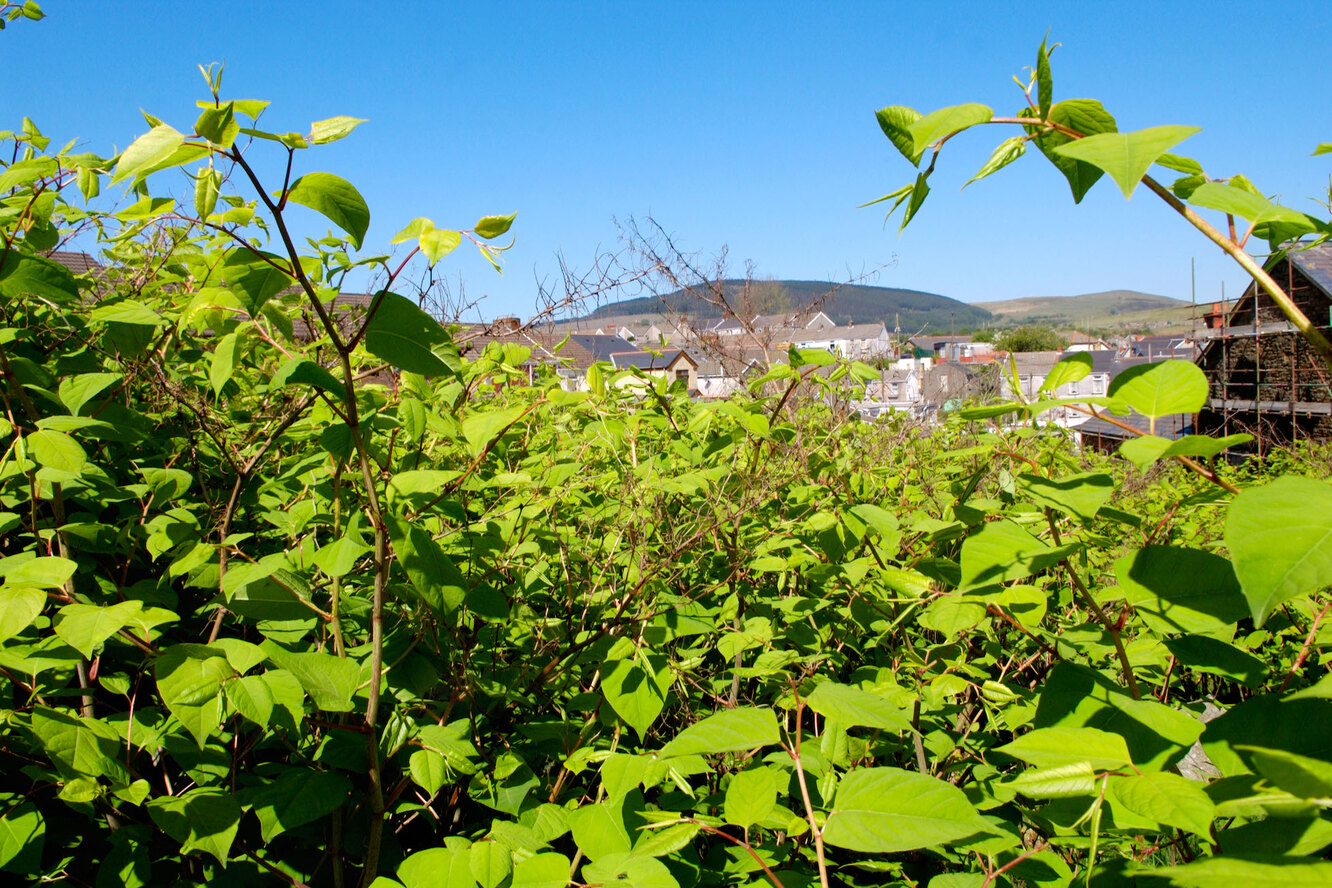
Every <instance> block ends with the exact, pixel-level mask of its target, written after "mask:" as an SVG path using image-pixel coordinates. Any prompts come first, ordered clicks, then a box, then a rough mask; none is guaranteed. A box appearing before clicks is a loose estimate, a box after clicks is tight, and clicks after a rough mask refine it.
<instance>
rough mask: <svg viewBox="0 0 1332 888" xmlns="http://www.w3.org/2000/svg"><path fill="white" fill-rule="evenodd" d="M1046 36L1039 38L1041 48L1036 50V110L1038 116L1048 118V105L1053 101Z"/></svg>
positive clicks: (1052, 81) (1052, 84) (1052, 82)
mask: <svg viewBox="0 0 1332 888" xmlns="http://www.w3.org/2000/svg"><path fill="white" fill-rule="evenodd" d="M1048 39H1049V37H1048V36H1046V37H1042V38H1041V48H1040V49H1038V50H1036V110H1037V112H1038V113H1039V114H1040V116H1041V117H1042V118H1043V119H1044V118H1048V117H1049V115H1050V103H1051V101H1053V100H1054V77H1053V76H1051V74H1050V50H1049V49H1047V48H1046V46H1045V44H1046V41H1047V40H1048Z"/></svg>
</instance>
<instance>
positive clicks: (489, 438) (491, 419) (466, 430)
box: [462, 405, 527, 457]
mask: <svg viewBox="0 0 1332 888" xmlns="http://www.w3.org/2000/svg"><path fill="white" fill-rule="evenodd" d="M526 410H527V408H526V407H523V406H522V405H515V406H513V407H503V408H501V409H499V410H489V411H485V412H477V413H471V414H469V415H468V416H466V417H464V418H463V421H462V432H463V437H464V438H466V439H467V449H468V450H469V451H470V452H471V454H472V456H473V457H477V456H480V455H481V451H483V450H485V449H486V446H487V445H489V444H490V443H491V442H493V441H494V440H495V439H496V438H498V437H499V436H500V435H502V434H504V432H505V431H507V430H508V428H509V427H510V426H511V425H513V424H514V423H515V422H517V421H518V419H519V418H520V417H521V416H522V415H523V413H525V412H526Z"/></svg>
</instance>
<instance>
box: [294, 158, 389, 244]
mask: <svg viewBox="0 0 1332 888" xmlns="http://www.w3.org/2000/svg"><path fill="white" fill-rule="evenodd" d="M286 197H287V200H289V201H291V202H292V203H298V204H300V205H301V206H303V207H309V208H310V209H312V210H315V211H316V212H319V213H323V214H324V216H326V217H327V218H328V219H329V220H330V221H331V222H332V223H333V224H334V225H336V226H338V227H339V228H341V229H342V230H343V231H345V232H347V234H349V235H351V240H352V243H353V244H355V245H356V248H357V249H358V250H359V249H360V248H361V244H362V242H363V241H364V239H365V232H366V230H367V229H368V228H369V227H370V208H369V207H368V206H366V204H365V198H363V197H361V193H360V192H359V191H357V190H356V189H355V188H354V187H353V186H352V184H351V183H350V182H348V181H347V180H346V179H343V178H340V177H338V176H335V175H333V174H332V173H306V174H305V175H304V176H301V177H300V178H299V179H297V180H296V181H295V182H293V183H291V188H289V189H288V190H287V195H286Z"/></svg>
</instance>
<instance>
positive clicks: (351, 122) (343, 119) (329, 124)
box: [305, 115, 365, 145]
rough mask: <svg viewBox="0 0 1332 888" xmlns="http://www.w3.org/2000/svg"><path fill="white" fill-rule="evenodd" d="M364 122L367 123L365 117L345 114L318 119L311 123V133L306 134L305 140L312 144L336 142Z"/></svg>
mask: <svg viewBox="0 0 1332 888" xmlns="http://www.w3.org/2000/svg"><path fill="white" fill-rule="evenodd" d="M363 123H365V120H364V119H363V118H360V117H347V116H345V115H341V116H338V117H329V118H327V119H326V120H316V121H315V122H314V123H312V124H310V135H308V136H306V137H305V140H306V141H307V142H309V143H310V144H311V145H327V144H328V143H329V142H336V141H337V140H338V139H344V138H346V137H347V136H349V135H351V132H352V130H354V129H356V128H357V127H358V126H360V125H361V124H363Z"/></svg>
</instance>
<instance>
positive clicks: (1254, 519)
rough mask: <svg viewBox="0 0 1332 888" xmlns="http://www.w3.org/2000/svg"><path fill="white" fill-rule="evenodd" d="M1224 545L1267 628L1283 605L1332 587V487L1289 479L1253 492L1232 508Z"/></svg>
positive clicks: (1257, 617) (1252, 607)
mask: <svg viewBox="0 0 1332 888" xmlns="http://www.w3.org/2000/svg"><path fill="white" fill-rule="evenodd" d="M1225 541H1226V547H1227V548H1228V549H1229V550H1230V557H1231V560H1232V561H1233V562H1234V565H1235V575H1236V576H1237V577H1239V582H1240V586H1241V587H1242V588H1243V589H1244V597H1245V598H1246V599H1247V600H1248V602H1249V608H1250V613H1251V614H1252V615H1253V620H1254V624H1255V625H1256V626H1262V625H1263V623H1264V621H1266V619H1267V617H1268V615H1269V614H1271V613H1272V611H1273V610H1275V609H1276V608H1277V606H1278V605H1280V604H1281V603H1282V602H1283V601H1288V600H1289V599H1291V598H1294V597H1295V596H1297V595H1306V594H1309V593H1311V592H1314V591H1316V590H1318V589H1320V588H1322V587H1324V586H1327V585H1329V584H1332V485H1328V484H1326V483H1324V482H1322V481H1315V480H1314V479H1312V478H1304V477H1300V476H1297V475H1287V476H1284V477H1281V478H1278V479H1277V480H1275V481H1273V482H1272V483H1270V484H1264V485H1262V486H1260V487H1250V488H1248V489H1247V490H1245V491H1243V492H1242V493H1240V495H1239V496H1237V497H1235V499H1234V501H1233V502H1232V503H1231V504H1230V509H1229V511H1228V512H1227V514H1226V532H1225Z"/></svg>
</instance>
